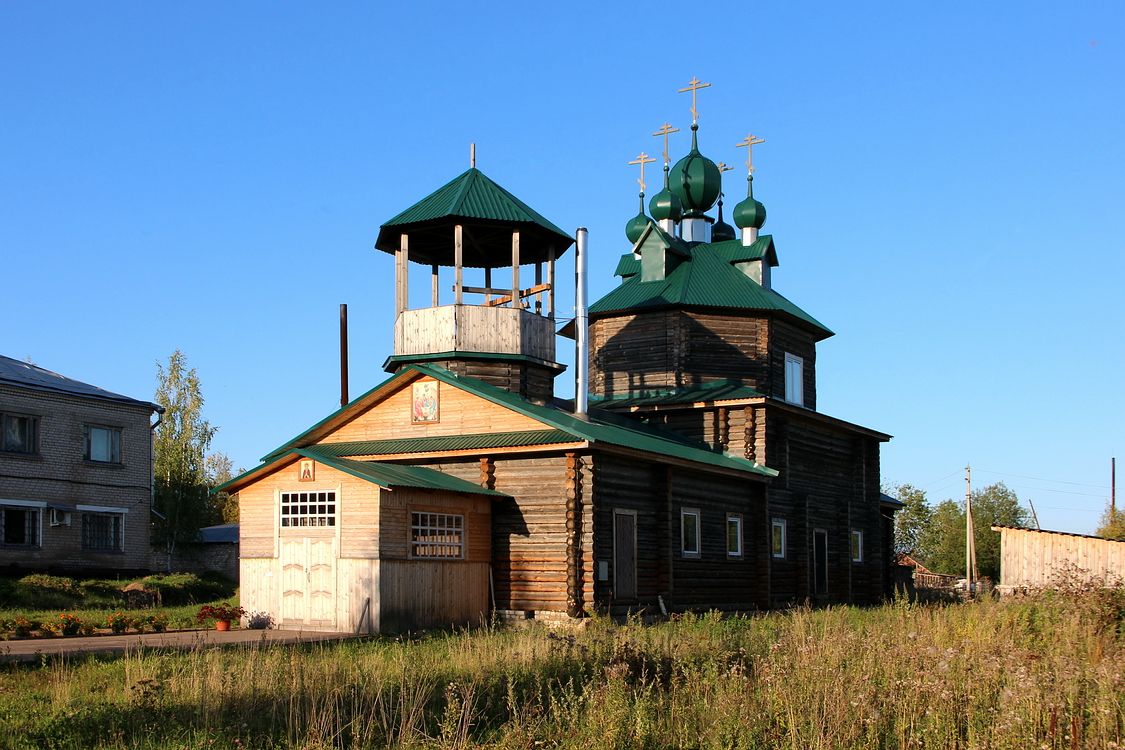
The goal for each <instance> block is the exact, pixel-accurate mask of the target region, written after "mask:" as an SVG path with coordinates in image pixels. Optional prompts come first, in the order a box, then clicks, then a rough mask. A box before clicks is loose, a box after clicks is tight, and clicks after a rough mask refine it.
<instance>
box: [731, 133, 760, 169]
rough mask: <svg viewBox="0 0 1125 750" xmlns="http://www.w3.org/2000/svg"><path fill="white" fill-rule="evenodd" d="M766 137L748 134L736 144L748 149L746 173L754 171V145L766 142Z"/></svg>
mask: <svg viewBox="0 0 1125 750" xmlns="http://www.w3.org/2000/svg"><path fill="white" fill-rule="evenodd" d="M765 142H766V139H765V138H759V137H758V136H756V135H752V134H751V135H748V136H746V137H745V138H743V139H742V140H741V141H739V142H738V143H736V144H734V145H735V146H737V147H738V148H745V149H746V173H747V174H750V173H752V172H753V171H754V147H755V146H757V145H758V144H759V143H765Z"/></svg>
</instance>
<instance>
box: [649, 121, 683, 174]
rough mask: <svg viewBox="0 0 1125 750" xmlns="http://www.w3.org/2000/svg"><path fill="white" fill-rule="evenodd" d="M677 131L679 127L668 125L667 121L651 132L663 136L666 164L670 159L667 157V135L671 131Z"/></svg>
mask: <svg viewBox="0 0 1125 750" xmlns="http://www.w3.org/2000/svg"><path fill="white" fill-rule="evenodd" d="M678 132H680V129H679V128H674V127H672V126H671V125H669V124H668V123H664V124H663V125H661V126H660V130H657V131H656V132H655V133H653V135H654V136H664V163H665V164H668V163H669V162H670V161H671V159H669V158H668V136H670V135H671V134H672V133H678Z"/></svg>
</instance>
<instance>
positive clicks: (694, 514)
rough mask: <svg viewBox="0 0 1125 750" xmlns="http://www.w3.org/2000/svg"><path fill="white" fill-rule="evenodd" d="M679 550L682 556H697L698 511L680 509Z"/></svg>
mask: <svg viewBox="0 0 1125 750" xmlns="http://www.w3.org/2000/svg"><path fill="white" fill-rule="evenodd" d="M680 551H681V552H682V553H683V556H684V557H699V511H698V510H696V509H695V508H684V509H683V510H681V511H680Z"/></svg>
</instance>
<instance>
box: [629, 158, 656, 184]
mask: <svg viewBox="0 0 1125 750" xmlns="http://www.w3.org/2000/svg"><path fill="white" fill-rule="evenodd" d="M654 161H656V159H653V158H652V157H651V156H649V155H648V154H646V153H645V152H644V151H642V152H641V153H640V156H638V157H637V158H636V159H633V161H631V162H629V163H630V164H640V165H641V179H639V180H637V182H638V183H640V186H641V192H642V193H643V192H644V191H645V165H646V164H652V163H653V162H654Z"/></svg>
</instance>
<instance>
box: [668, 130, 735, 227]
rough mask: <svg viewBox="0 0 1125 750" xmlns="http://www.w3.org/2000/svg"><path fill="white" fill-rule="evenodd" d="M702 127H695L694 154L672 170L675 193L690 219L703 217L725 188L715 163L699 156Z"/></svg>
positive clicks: (693, 135)
mask: <svg viewBox="0 0 1125 750" xmlns="http://www.w3.org/2000/svg"><path fill="white" fill-rule="evenodd" d="M698 131H699V125H697V124H696V123H692V125H691V151H689V152H688V154H687V156H685V157H684V158H682V159H680V160H679V161H678V162H676V166H674V167H672V177H671V185H672V192H674V193H675V195H676V197H677V198H679V199H680V202H681V203H683V205H684V209H685V212H686V213H687V215H688V216H699V215H701V214H703V212H704V211H708V210H710V208H711V207H712V206H714V205H715V199H716V198H718V197H719V190H720V189H722V176H721V175H720V174H719V168H718V167H717V166H715V162H713V161H711V160H710V159H708V158H707V157H706V156H704V155H703V154H701V153H699V142H698V136H697V134H698Z"/></svg>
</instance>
